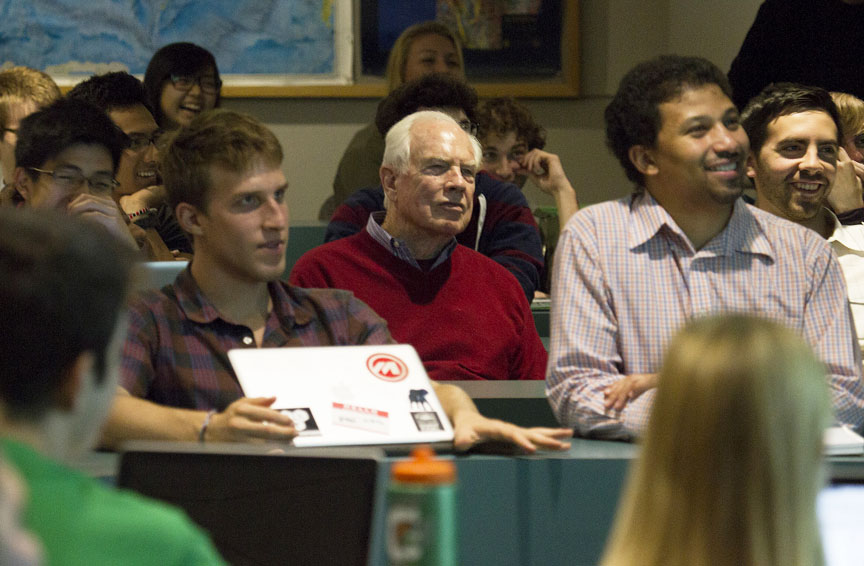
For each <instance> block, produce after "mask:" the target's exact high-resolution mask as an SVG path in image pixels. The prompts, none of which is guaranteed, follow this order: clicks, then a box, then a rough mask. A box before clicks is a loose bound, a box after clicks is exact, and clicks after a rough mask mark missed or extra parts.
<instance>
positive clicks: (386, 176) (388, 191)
mask: <svg viewBox="0 0 864 566" xmlns="http://www.w3.org/2000/svg"><path fill="white" fill-rule="evenodd" d="M378 175H379V176H380V177H381V186H382V187H383V188H384V196H385V197H387V199H388V200H389V201H390V202H396V177H398V176H399V175H398V174H397V173H396V171H395V170H393V168H392V167H384V166H382V167H381V169H379V170H378Z"/></svg>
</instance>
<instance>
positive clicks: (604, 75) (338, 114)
mask: <svg viewBox="0 0 864 566" xmlns="http://www.w3.org/2000/svg"><path fill="white" fill-rule="evenodd" d="M579 4H580V12H581V16H580V34H581V40H580V50H581V90H582V96H581V97H580V98H579V99H575V100H571V99H567V100H562V99H540V100H527V101H525V103H526V105H527V106H528V107H529V108H530V109H531V111H532V112H534V114H535V116H536V117H537V119H538V121H539V122H540V123H541V124H544V125H545V126H546V129H547V130H548V143H547V149H549V150H550V151H553V152H556V153H558V154H559V155H560V156H561V160H562V162H563V164H564V167H565V170H566V171H567V173H568V176H569V177H570V180H571V182H572V184H573V186H574V187H575V188H576V191H577V193H578V196H579V201H580V203H582V204H583V205H586V204H590V203H595V202H599V201H603V200H608V199H611V198H616V197H619V196H622V195H625V194H627V193H628V192H629V191H630V186H629V185H628V182H627V180H626V178H625V177H624V174H623V172H622V170H621V167H620V165H618V163H617V161H616V160H615V159H614V158H613V157H612V156H611V155H610V154H609V152H608V150H607V149H606V146H605V141H604V131H603V109H604V108H605V107H606V104H608V102H609V98H610V96H611V95H612V94H613V93H614V92H615V89H616V88H617V84H618V81H619V80H620V78H621V76H622V75H623V74H624V73H625V72H626V71H627V70H628V69H629V68H630V67H632V66H633V64H635V63H636V62H638V61H640V60H642V59H645V58H648V57H651V56H653V55H658V54H661V53H669V52H674V53H680V54H684V55H699V56H702V57H706V58H708V59H710V60H712V61H714V62H715V63H716V64H717V65H719V66H720V67H721V68H722V69H723V70H728V69H729V65H730V63H731V62H732V59H733V58H734V57H735V54H736V53H737V51H738V48H739V46H740V45H741V42H742V41H743V39H744V36H745V35H746V33H747V30H748V29H749V27H750V24H751V23H752V22H753V19H754V17H755V15H756V11H757V10H758V8H759V5H760V4H761V0H715V1H713V2H697V1H694V0H653V1H651V0H649V1H647V2H646V1H645V0H581V2H580V3H579ZM377 104H378V101H377V100H368V99H318V100H306V99H227V100H225V101H224V106H225V107H227V108H232V109H236V110H241V111H244V112H249V113H251V114H253V115H255V116H258V117H259V118H261V119H263V120H264V121H265V122H266V123H267V124H268V125H269V126H270V127H271V128H272V129H273V131H274V132H275V133H276V135H277V136H278V137H279V140H280V141H281V142H282V145H283V147H284V149H285V173H286V175H287V177H288V182H289V185H290V189H289V191H290V194H289V204H290V207H291V216H292V222H293V223H295V224H309V223H314V222H315V221H316V220H317V217H318V209H319V208H320V206H321V203H322V202H323V201H324V200H325V199H326V198H327V196H329V195H330V194H331V192H332V181H333V175H334V174H335V171H336V166H337V164H338V162H339V158H340V157H341V155H342V151H343V150H344V149H345V146H346V145H347V144H348V142H349V140H350V139H351V136H352V135H353V134H354V132H355V131H357V130H358V129H360V128H361V127H362V126H363V125H365V124H366V123H368V122H371V121H372V119H373V117H374V115H375V109H376V107H377ZM525 192H526V195H527V196H528V199H529V201H530V202H531V204H532V206H538V205H551V204H554V202H553V201H552V199H551V198H550V197H548V196H546V195H544V194H542V193H541V192H540V191H539V190H538V189H536V188H535V187H532V186H528V187H526V189H525Z"/></svg>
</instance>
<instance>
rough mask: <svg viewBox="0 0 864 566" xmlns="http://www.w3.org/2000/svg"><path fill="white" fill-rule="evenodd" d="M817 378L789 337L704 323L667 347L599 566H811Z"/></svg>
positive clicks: (816, 552)
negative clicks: (644, 428) (640, 443)
mask: <svg viewBox="0 0 864 566" xmlns="http://www.w3.org/2000/svg"><path fill="white" fill-rule="evenodd" d="M825 371H826V370H825V368H824V366H823V365H822V363H821V362H819V361H818V360H817V359H816V358H815V356H814V355H813V353H812V350H811V349H810V347H809V346H808V345H807V344H805V343H804V341H803V340H802V339H801V338H799V337H798V336H797V335H796V334H794V333H793V332H792V331H791V330H789V329H786V328H784V327H781V326H779V325H777V324H776V323H773V322H769V321H767V320H763V319H757V318H753V317H747V316H743V315H731V316H719V317H708V318H703V319H699V320H697V321H695V322H693V323H691V324H690V325H688V326H687V327H686V328H685V329H684V330H683V331H682V332H681V333H680V334H679V335H678V336H677V337H676V338H675V339H674V340H673V342H672V344H671V345H670V347H669V350H668V352H667V354H666V359H665V361H664V364H663V368H662V370H661V373H660V377H659V383H658V387H657V396H656V398H655V402H654V408H653V412H652V415H651V421H650V424H649V427H648V430H647V432H646V435H645V437H644V439H643V441H644V442H643V446H642V449H641V457H640V459H639V461H638V463H636V464H635V467H634V468H633V470H632V471H631V475H630V478H629V480H628V484H627V488H626V491H625V493H624V496H623V498H622V500H621V505H620V507H619V510H618V515H617V518H616V523H615V527H614V529H613V531H612V534H611V536H610V538H609V543H608V547H607V549H606V555H605V556H604V559H603V562H602V563H603V564H604V565H605V566H619V565H625V564H626V565H632V564H640V565H646V566H652V565H657V566H659V565H663V566H676V565H681V566H685V565H686V566H703V565H704V566H708V565H710V566H724V565H729V566H732V565H735V566H747V565H750V566H757V565H758V566H804V565H814V564H821V563H822V552H821V545H820V542H819V532H818V527H817V523H816V510H815V506H816V496H817V494H818V492H819V489H820V487H821V485H822V483H823V477H822V463H821V462H822V460H821V454H822V434H823V430H824V428H825V427H826V426H827V425H828V424H830V415H831V413H830V408H829V402H828V390H827V385H826V381H825Z"/></svg>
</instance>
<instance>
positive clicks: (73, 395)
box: [54, 352, 95, 411]
mask: <svg viewBox="0 0 864 566" xmlns="http://www.w3.org/2000/svg"><path fill="white" fill-rule="evenodd" d="M94 362H95V357H94V355H93V352H81V353H80V354H78V357H77V358H75V360H74V361H73V362H72V363H71V364H69V367H67V368H66V369H65V370H64V371H63V381H62V382H61V383H60V387H58V388H57V391H56V392H55V393H54V406H55V407H56V408H57V409H59V410H61V411H71V410H73V409H74V408H75V404H76V403H77V402H78V395H79V394H80V393H81V388H82V385H83V383H84V380H85V379H87V376H88V375H90V373H91V372H92V371H93V364H94Z"/></svg>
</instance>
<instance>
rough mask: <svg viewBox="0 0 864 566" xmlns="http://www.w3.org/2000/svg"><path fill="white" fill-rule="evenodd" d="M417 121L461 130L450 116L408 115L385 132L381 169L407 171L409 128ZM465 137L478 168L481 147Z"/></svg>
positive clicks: (423, 112)
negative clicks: (440, 124)
mask: <svg viewBox="0 0 864 566" xmlns="http://www.w3.org/2000/svg"><path fill="white" fill-rule="evenodd" d="M418 121H429V122H443V123H445V124H452V125H454V126H456V127H457V128H459V129H460V130H461V129H462V128H461V126H459V122H457V121H456V120H454V119H453V118H452V117H451V116H448V115H447V114H444V113H443V112H438V111H436V110H421V111H420V112H414V113H413V114H409V115H407V116H405V117H404V118H402V119H401V120H399V121H398V122H396V124H395V125H394V126H393V127H392V128H390V130H389V131H388V132H387V137H386V138H385V140H384V142H385V147H384V159H383V160H382V162H381V166H382V167H389V168H391V169H393V170H394V171H395V172H396V173H404V172H405V171H407V170H408V163H409V162H410V161H411V127H412V126H413V125H414V123H415V122H418ZM465 135H466V136H468V138H469V139H470V140H471V149H472V150H473V151H474V164H475V165H476V166H477V167H478V168H479V167H480V163H481V162H482V159H483V147H482V146H481V145H480V142H479V141H478V140H477V138H475V137H474V136H472V135H471V134H469V133H467V132H466V133H465Z"/></svg>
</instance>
